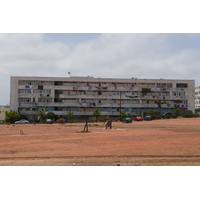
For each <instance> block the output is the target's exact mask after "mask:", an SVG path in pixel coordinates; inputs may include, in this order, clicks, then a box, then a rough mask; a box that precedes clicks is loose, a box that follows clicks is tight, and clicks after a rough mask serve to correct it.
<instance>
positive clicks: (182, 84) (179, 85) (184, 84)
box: [176, 83, 187, 88]
mask: <svg viewBox="0 0 200 200" xmlns="http://www.w3.org/2000/svg"><path fill="white" fill-rule="evenodd" d="M176 87H177V88H187V83H177V84H176Z"/></svg>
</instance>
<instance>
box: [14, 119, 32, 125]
mask: <svg viewBox="0 0 200 200" xmlns="http://www.w3.org/2000/svg"><path fill="white" fill-rule="evenodd" d="M28 123H29V121H28V120H26V119H20V120H19V121H16V122H15V124H28Z"/></svg>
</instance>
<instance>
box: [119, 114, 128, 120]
mask: <svg viewBox="0 0 200 200" xmlns="http://www.w3.org/2000/svg"><path fill="white" fill-rule="evenodd" d="M126 117H127V114H126V112H121V115H120V119H121V120H122V119H124V118H126Z"/></svg>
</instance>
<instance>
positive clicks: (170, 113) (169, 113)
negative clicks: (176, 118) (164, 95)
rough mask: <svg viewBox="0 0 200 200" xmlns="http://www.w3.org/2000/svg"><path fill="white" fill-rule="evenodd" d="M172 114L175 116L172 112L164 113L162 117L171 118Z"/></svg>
mask: <svg viewBox="0 0 200 200" xmlns="http://www.w3.org/2000/svg"><path fill="white" fill-rule="evenodd" d="M172 114H173V113H172V112H165V113H163V114H162V115H163V116H165V115H169V116H171V115H172Z"/></svg>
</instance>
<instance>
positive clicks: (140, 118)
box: [134, 116, 143, 121]
mask: <svg viewBox="0 0 200 200" xmlns="http://www.w3.org/2000/svg"><path fill="white" fill-rule="evenodd" d="M134 120H135V121H143V118H142V117H140V116H137V117H135V118H134Z"/></svg>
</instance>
